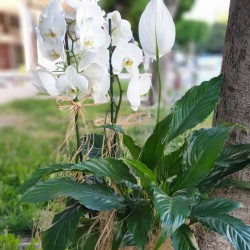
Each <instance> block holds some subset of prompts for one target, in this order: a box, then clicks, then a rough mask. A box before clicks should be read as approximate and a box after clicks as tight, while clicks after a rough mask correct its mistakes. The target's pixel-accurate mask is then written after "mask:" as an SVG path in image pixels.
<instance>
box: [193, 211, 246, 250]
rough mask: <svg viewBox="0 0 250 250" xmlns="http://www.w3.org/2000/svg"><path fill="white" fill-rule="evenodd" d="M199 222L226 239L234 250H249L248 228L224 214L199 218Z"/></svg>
mask: <svg viewBox="0 0 250 250" xmlns="http://www.w3.org/2000/svg"><path fill="white" fill-rule="evenodd" d="M198 219H199V221H200V222H201V223H202V224H204V225H205V226H206V227H208V228H210V229H212V230H213V231H215V232H217V233H218V234H220V235H222V236H223V237H225V238H226V240H227V241H228V242H230V243H231V244H232V245H233V246H234V247H235V248H236V250H250V244H249V242H250V227H249V226H246V225H245V224H244V223H243V222H242V221H240V220H239V219H236V218H234V217H231V216H229V215H226V214H221V215H218V216H212V217H199V218H198Z"/></svg>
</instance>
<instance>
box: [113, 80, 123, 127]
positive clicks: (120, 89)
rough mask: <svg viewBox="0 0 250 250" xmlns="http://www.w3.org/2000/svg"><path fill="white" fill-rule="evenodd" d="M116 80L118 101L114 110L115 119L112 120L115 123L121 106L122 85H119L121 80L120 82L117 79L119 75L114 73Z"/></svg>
mask: <svg viewBox="0 0 250 250" xmlns="http://www.w3.org/2000/svg"><path fill="white" fill-rule="evenodd" d="M116 80H117V83H118V87H119V93H120V94H119V102H118V105H117V108H116V112H115V120H114V123H117V120H118V115H119V111H120V108H121V104H122V92H123V91H122V85H121V82H120V79H119V76H118V75H116Z"/></svg>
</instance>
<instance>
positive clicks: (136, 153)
mask: <svg viewBox="0 0 250 250" xmlns="http://www.w3.org/2000/svg"><path fill="white" fill-rule="evenodd" d="M123 144H124V145H125V146H126V148H127V149H128V150H129V152H130V154H131V155H132V156H133V158H134V159H135V160H138V158H139V157H140V154H141V148H140V147H139V146H137V145H136V144H135V142H134V140H133V139H132V138H131V137H130V136H128V135H126V134H123Z"/></svg>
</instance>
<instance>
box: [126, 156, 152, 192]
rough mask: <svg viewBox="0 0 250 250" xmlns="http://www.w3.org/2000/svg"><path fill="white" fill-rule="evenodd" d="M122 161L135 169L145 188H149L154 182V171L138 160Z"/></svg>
mask: <svg viewBox="0 0 250 250" xmlns="http://www.w3.org/2000/svg"><path fill="white" fill-rule="evenodd" d="M124 162H125V163H127V164H128V165H129V166H131V167H132V168H133V169H134V170H135V172H136V174H137V175H138V176H139V178H140V180H141V183H142V185H143V186H144V187H145V188H149V187H150V186H151V185H152V184H154V183H156V178H155V175H154V173H153V172H152V171H151V170H150V169H148V168H147V166H146V165H144V164H143V163H141V162H140V161H134V160H124Z"/></svg>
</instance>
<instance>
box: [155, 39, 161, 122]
mask: <svg viewBox="0 0 250 250" xmlns="http://www.w3.org/2000/svg"><path fill="white" fill-rule="evenodd" d="M156 67H157V76H158V82H159V93H158V104H157V118H156V123H158V122H159V121H160V118H161V98H162V79H161V67H160V56H159V48H158V43H157V39H156Z"/></svg>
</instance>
